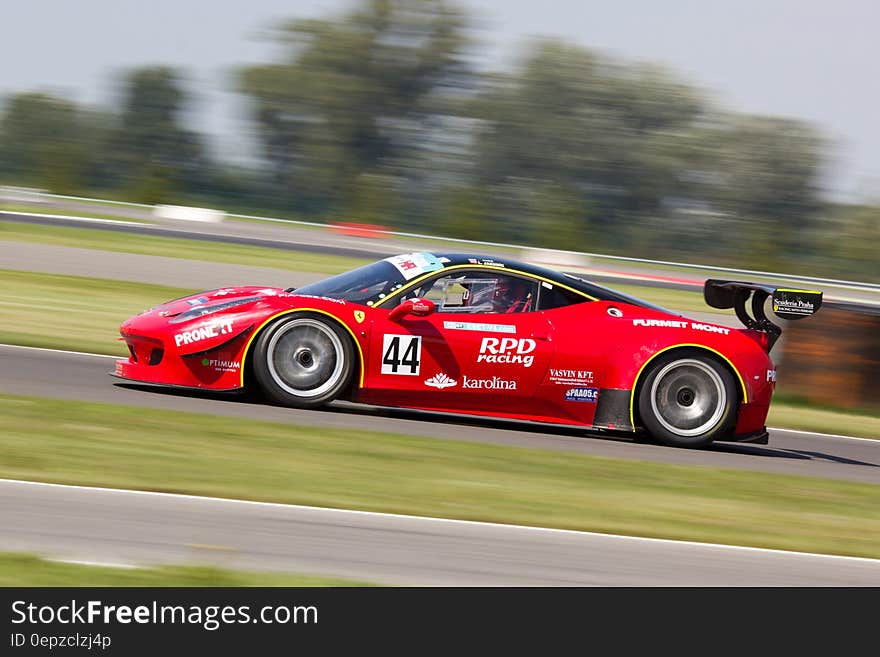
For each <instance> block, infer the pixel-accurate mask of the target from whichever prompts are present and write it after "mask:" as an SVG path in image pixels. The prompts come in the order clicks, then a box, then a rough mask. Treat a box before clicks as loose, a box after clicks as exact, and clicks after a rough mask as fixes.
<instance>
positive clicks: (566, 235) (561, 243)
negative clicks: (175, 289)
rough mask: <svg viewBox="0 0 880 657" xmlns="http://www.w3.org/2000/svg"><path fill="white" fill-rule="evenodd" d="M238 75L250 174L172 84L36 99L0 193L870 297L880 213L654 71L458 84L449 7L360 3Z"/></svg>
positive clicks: (782, 127) (463, 17) (537, 68)
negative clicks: (98, 96) (698, 271)
mask: <svg viewBox="0 0 880 657" xmlns="http://www.w3.org/2000/svg"><path fill="white" fill-rule="evenodd" d="M273 38H276V39H277V40H278V42H279V44H280V45H282V46H283V55H282V56H281V58H280V61H277V62H275V63H273V64H268V65H261V66H253V67H246V68H242V69H241V70H239V71H236V84H237V89H236V90H237V91H238V92H240V93H242V94H244V95H246V97H247V98H248V100H249V102H250V107H251V108H252V112H253V125H254V131H255V133H256V135H257V136H258V138H259V143H260V146H261V156H262V159H263V163H264V164H263V166H260V167H254V168H252V169H245V168H242V167H240V166H238V167H234V166H231V165H229V164H227V163H224V162H221V161H218V160H217V159H216V158H213V157H211V156H210V155H209V153H210V150H209V148H208V144H207V140H206V137H205V135H202V134H199V133H197V132H195V131H192V130H190V129H187V128H186V127H184V123H185V122H184V120H183V113H184V111H185V109H186V104H187V91H186V88H185V87H186V84H185V81H184V77H183V73H182V72H181V71H176V70H172V69H169V68H165V67H145V68H141V69H137V70H133V71H130V72H129V73H128V75H127V76H126V78H125V80H124V85H123V88H124V93H123V98H122V102H121V105H120V106H119V107H117V108H114V109H111V110H103V111H98V110H95V109H93V108H89V107H83V106H78V105H76V104H75V103H72V102H71V101H69V100H67V99H64V98H59V97H55V96H51V95H47V94H41V93H21V94H18V95H14V96H12V97H10V98H8V99H7V100H6V102H5V105H4V106H3V108H2V113H0V180H3V181H4V182H7V183H12V184H27V185H32V186H38V187H43V188H47V189H50V190H51V191H53V192H57V193H89V194H103V195H107V196H112V197H114V198H121V199H128V200H132V201H137V202H143V203H157V202H201V203H209V204H213V205H215V206H217V207H223V208H226V209H232V210H235V209H237V210H243V211H247V212H250V213H253V214H258V213H272V214H274V215H276V216H277V215H282V216H288V217H296V218H307V219H310V220H316V221H322V220H327V221H330V220H339V219H343V220H348V221H363V222H368V223H377V224H383V225H388V226H393V227H395V228H398V229H402V230H413V231H418V232H425V233H431V234H438V235H449V236H454V237H464V238H470V239H477V240H487V241H498V242H515V243H521V244H529V245H534V246H546V247H553V248H561V249H571V250H578V251H592V252H605V253H613V254H618V255H627V256H637V257H648V258H657V259H669V260H680V261H687V262H701V263H706V264H726V265H728V266H738V267H756V268H762V269H770V270H774V271H786V270H787V271H792V272H795V271H796V272H799V273H809V274H813V275H817V276H840V277H849V278H862V279H872V280H878V279H880V267H878V266H877V265H878V256H877V246H876V245H877V244H878V243H880V208H878V207H871V206H858V207H857V206H849V205H843V204H834V203H830V202H828V201H826V200H824V199H823V198H822V196H821V190H820V188H819V182H820V180H821V179H822V178H823V174H824V173H825V171H824V167H826V166H828V159H829V148H830V144H828V143H827V142H826V140H825V138H824V137H823V135H821V134H820V133H819V132H818V131H817V130H816V129H815V128H814V127H813V126H811V125H810V124H807V123H804V122H801V121H797V120H793V119H788V118H779V117H768V116H753V115H744V114H736V113H732V112H728V111H724V110H723V109H722V108H719V107H717V106H715V104H713V102H712V99H711V98H708V97H707V96H706V94H705V93H704V92H703V91H701V90H700V89H697V88H695V87H694V86H691V85H689V84H687V83H686V82H685V81H683V80H680V79H677V78H676V76H675V75H674V74H673V73H672V72H671V71H668V70H665V69H663V68H661V67H658V66H653V65H649V64H632V63H627V62H621V61H616V60H613V59H611V58H608V57H605V56H602V55H601V54H599V53H597V52H594V51H591V50H589V49H587V48H582V47H579V46H575V45H571V44H567V43H563V42H559V41H557V40H536V41H533V42H530V43H529V44H527V46H526V47H525V48H524V51H523V55H522V57H521V60H520V61H518V62H516V63H515V65H514V66H512V67H511V68H510V70H508V71H505V72H488V73H487V72H484V71H480V70H479V69H478V67H477V65H476V61H475V58H474V51H475V49H476V46H477V44H476V41H475V39H474V31H473V30H472V29H471V28H470V21H469V17H468V15H467V14H466V13H465V12H464V11H463V10H461V9H460V8H457V7H456V6H455V5H453V4H450V3H449V2H447V1H446V0H363V1H362V2H361V3H360V4H359V5H358V6H357V7H356V8H355V9H353V10H351V11H350V12H349V13H347V14H344V15H341V16H339V17H335V18H332V19H326V20H295V21H292V22H288V23H285V24H283V25H281V26H279V28H278V29H277V31H276V33H275V34H274V35H273Z"/></svg>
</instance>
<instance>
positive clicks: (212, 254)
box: [0, 221, 372, 274]
mask: <svg viewBox="0 0 880 657" xmlns="http://www.w3.org/2000/svg"><path fill="white" fill-rule="evenodd" d="M3 240H8V241H13V242H37V243H39V244H55V245H58V246H75V247H80V248H84V249H99V250H103V251H119V252H122V253H139V254H143V255H158V256H165V257H169V258H184V259H186V260H207V261H209V262H226V263H230V264H237V265H254V266H259V267H275V268H277V269H287V270H290V271H303V272H313V273H317V274H338V273H339V272H343V271H347V270H349V269H353V268H354V267H358V266H360V265H364V264H367V263H369V262H372V260H370V259H362V258H346V257H342V256H327V255H321V254H315V253H305V252H302V251H286V250H284V249H273V248H268V247H260V246H246V245H240V244H221V243H219V242H206V241H200V240H194V239H185V238H177V237H156V236H152V235H131V234H128V233H121V232H116V231H112V230H98V229H95V228H68V227H66V226H40V225H36V224H28V223H22V222H15V221H0V241H3Z"/></svg>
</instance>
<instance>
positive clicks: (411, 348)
mask: <svg viewBox="0 0 880 657" xmlns="http://www.w3.org/2000/svg"><path fill="white" fill-rule="evenodd" d="M421 362H422V338H421V336H419V335H385V336H383V339H382V374H404V375H407V376H416V375H417V374H418V373H419V370H420V369H421Z"/></svg>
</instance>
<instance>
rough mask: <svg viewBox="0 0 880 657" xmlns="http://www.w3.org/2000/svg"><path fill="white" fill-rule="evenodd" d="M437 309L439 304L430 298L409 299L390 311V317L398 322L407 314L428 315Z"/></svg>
mask: <svg viewBox="0 0 880 657" xmlns="http://www.w3.org/2000/svg"><path fill="white" fill-rule="evenodd" d="M436 309H437V306H436V305H435V304H434V302H433V301H431V300H430V299H407V300H406V301H403V302H401V303H400V305H399V306H397V307H396V308H394V309H393V310H392V311H391V312H390V313H388V319H390V320H391V321H392V322H398V321H400V320H401V319H403V318H404V317H406V316H407V315H415V316H416V317H427V316H428V315H430V314H431V313H432V312H434V311H435V310H436Z"/></svg>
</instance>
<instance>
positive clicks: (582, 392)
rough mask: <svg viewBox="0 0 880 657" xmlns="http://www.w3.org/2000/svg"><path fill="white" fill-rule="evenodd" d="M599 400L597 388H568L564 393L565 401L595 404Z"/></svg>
mask: <svg viewBox="0 0 880 657" xmlns="http://www.w3.org/2000/svg"><path fill="white" fill-rule="evenodd" d="M598 398H599V389H598V388H569V389H568V390H566V391H565V401H574V402H590V403H592V404H595V403H596V400H597V399H598Z"/></svg>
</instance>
